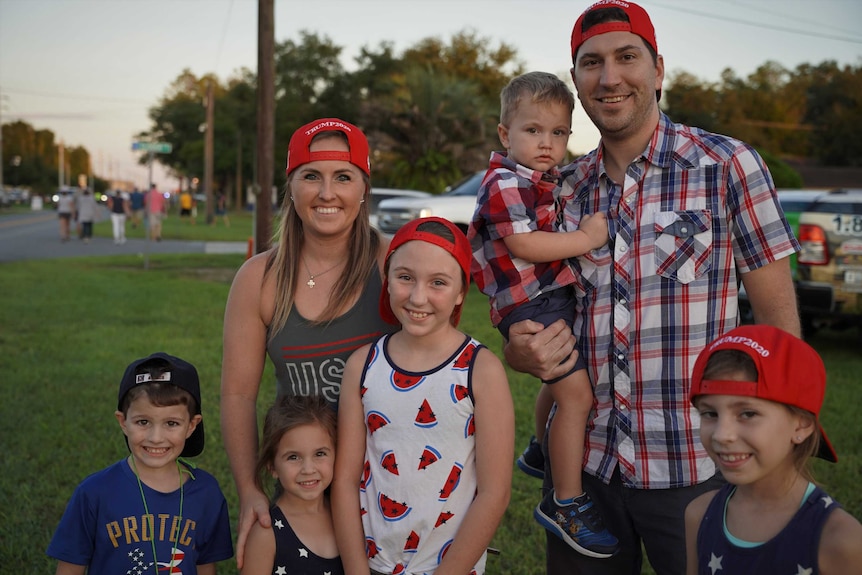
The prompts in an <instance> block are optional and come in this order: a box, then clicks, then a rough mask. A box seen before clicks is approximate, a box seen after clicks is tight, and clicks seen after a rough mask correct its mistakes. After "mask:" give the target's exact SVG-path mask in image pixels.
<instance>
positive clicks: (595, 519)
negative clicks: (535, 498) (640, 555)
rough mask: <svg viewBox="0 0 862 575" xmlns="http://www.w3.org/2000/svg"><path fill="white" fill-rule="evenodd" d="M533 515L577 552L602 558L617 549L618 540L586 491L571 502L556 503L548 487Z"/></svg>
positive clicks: (609, 555) (552, 492) (552, 491)
mask: <svg viewBox="0 0 862 575" xmlns="http://www.w3.org/2000/svg"><path fill="white" fill-rule="evenodd" d="M533 517H535V518H536V521H538V522H539V524H540V525H541V526H542V527H544V528H545V529H547V530H548V531H550V532H551V533H553V534H554V535H556V536H557V537H559V538H560V539H562V540H563V541H564V542H565V543H566V544H567V545H568V546H569V547H571V548H572V549H574V550H575V551H577V552H578V553H580V554H581V555H586V556H587V557H595V558H597V559H606V558H608V557H611V556H612V555H613V554H614V553H616V552H617V551H618V550H619V547H620V544H619V541H617V538H616V537H614V536H613V535H611V534H610V533H609V532H608V530H607V529H605V526H604V521H602V516H601V515H600V514H599V511H598V509H596V508H595V506H594V505H593V501H592V500H591V499H590V496H589V495H587V494H586V493H584V494H583V495H581V496H580V497H575V500H574V503H572V504H571V505H565V506H559V505H557V503H556V501H554V490H553V489H551V490H550V491H549V492H548V494H547V495H545V498H544V499H542V502H541V503H539V505H538V506H537V507H536V509H535V510H534V511H533Z"/></svg>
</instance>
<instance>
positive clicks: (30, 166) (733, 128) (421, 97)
mask: <svg viewBox="0 0 862 575" xmlns="http://www.w3.org/2000/svg"><path fill="white" fill-rule="evenodd" d="M342 51H343V49H342V48H341V47H340V46H338V45H336V44H335V43H334V42H333V41H332V40H331V39H330V38H328V37H326V36H321V35H319V34H317V33H313V32H307V31H305V32H301V33H300V36H299V39H298V40H296V41H295V40H292V39H288V40H285V41H283V42H281V43H277V44H276V48H275V92H276V106H275V117H276V119H275V158H276V162H275V167H274V177H273V181H274V182H275V183H276V185H279V186H280V184H281V183H282V182H283V181H284V171H283V170H284V156H285V154H286V150H287V143H288V139H289V138H290V135H291V134H292V133H293V131H294V130H295V129H296V128H298V127H299V126H301V125H303V124H305V123H307V122H309V121H310V120H312V119H314V118H316V117H325V116H336V117H341V118H344V119H346V120H348V121H351V122H353V123H355V124H357V125H359V126H360V127H362V128H363V130H364V131H365V132H366V134H367V135H368V137H369V140H370V143H371V149H372V154H373V157H372V162H373V165H374V170H373V177H374V184H375V185H386V186H390V187H401V188H413V189H421V190H427V191H431V192H439V191H441V190H443V189H444V188H445V186H446V185H448V184H450V183H452V182H454V181H456V180H458V179H459V178H460V177H461V176H463V175H465V174H467V173H470V172H472V171H475V170H479V169H482V168H484V167H485V166H486V165H487V160H488V155H489V153H490V151H491V150H493V149H498V148H499V145H500V144H499V141H498V139H497V131H496V125H497V122H498V117H499V92H500V89H501V88H502V87H503V86H504V85H505V84H506V82H508V81H509V79H510V78H512V77H513V76H515V75H517V74H520V73H523V72H524V71H526V70H525V68H524V64H523V62H522V61H521V60H520V59H519V57H518V54H517V51H516V50H515V48H513V47H512V46H510V45H508V44H506V43H499V44H496V45H495V44H493V43H492V42H491V41H490V40H488V39H487V38H482V37H479V36H478V35H477V34H476V33H475V32H472V31H463V32H460V33H458V34H455V35H454V36H452V37H451V38H450V39H449V40H448V42H447V41H443V40H441V39H439V38H426V39H423V40H420V41H419V42H417V43H416V44H415V45H413V46H411V47H409V48H407V49H406V50H404V51H403V52H402V53H400V54H397V53H396V52H395V50H394V48H393V45H392V44H391V43H389V42H381V43H380V44H379V45H378V46H377V47H374V48H371V47H365V48H363V49H362V50H361V51H360V54H359V55H358V56H357V57H356V58H355V59H354V60H355V68H354V69H353V70H351V71H347V70H346V69H345V68H344V66H343V65H342V64H341V54H342ZM563 74H566V72H563ZM210 83H212V85H213V88H214V90H213V92H214V97H215V117H214V135H215V140H214V143H215V145H214V150H215V151H214V178H213V185H214V188H215V189H216V190H220V191H222V192H225V193H228V195H229V197H233V198H235V199H236V200H235V201H236V204H237V205H241V204H242V199H241V196H240V190H241V188H243V187H244V186H246V185H248V184H249V183H251V182H253V181H255V180H256V177H255V176H256V174H255V173H254V170H255V165H256V162H255V149H254V148H255V131H256V93H255V89H256V88H255V86H256V77H255V74H254V73H253V72H252V71H250V70H248V69H242V70H239V71H238V72H236V73H235V74H234V75H233V77H231V78H229V79H227V80H226V81H219V80H218V78H216V77H215V76H213V75H205V76H202V77H197V76H195V75H194V74H192V73H191V72H190V71H188V70H186V71H184V72H182V73H181V74H180V75H179V76H178V77H177V78H176V79H175V80H174V81H173V82H172V83H171V84H170V85H169V86H168V87H167V88H166V89H165V92H164V95H163V96H162V98H161V99H160V100H159V101H158V102H157V103H156V104H155V105H154V106H153V107H152V108H151V109H150V110H149V117H150V120H151V127H150V129H149V130H147V131H146V132H144V133H141V134H139V135H138V138H139V139H152V140H158V141H163V142H168V143H170V144H172V146H173V151H172V152H171V153H170V154H160V155H158V156H157V158H156V159H157V161H160V162H162V163H163V164H165V165H166V166H167V167H168V168H169V170H170V171H171V172H172V173H173V174H174V175H176V176H177V177H180V178H186V179H188V180H189V181H190V180H191V179H192V178H195V177H197V178H200V179H203V178H202V172H203V165H204V130H205V128H206V107H205V102H206V98H205V96H206V93H207V88H208V86H209V84H210ZM661 105H662V107H663V109H664V110H665V111H666V112H667V113H668V115H670V117H671V118H673V119H674V120H676V121H680V122H684V123H687V124H691V125H695V126H700V127H702V128H704V129H707V130H710V131H715V132H719V133H724V134H728V135H731V136H735V137H737V138H740V139H742V140H745V141H746V142H748V143H750V144H752V145H754V146H755V147H757V148H758V149H759V150H761V152H762V153H763V154H764V156H765V157H766V158H767V162H768V163H769V164H770V167H771V168H772V169H773V173H774V174H776V178H777V179H778V178H784V176H783V175H781V174H784V173H785V171H786V169H785V168H786V166H780V165H779V162H780V161H779V160H778V158H782V157H785V158H786V157H794V158H799V157H803V158H813V159H815V160H816V161H818V162H819V163H821V164H822V165H829V166H862V133H860V130H859V127H860V126H862V66H844V67H840V66H838V64H837V63H836V62H834V61H827V62H823V63H821V64H819V65H816V66H815V65H810V64H803V65H800V66H798V67H797V68H796V69H794V70H787V69H785V68H783V67H782V66H780V65H779V64H777V63H775V62H766V63H765V64H763V65H762V66H761V67H760V68H758V69H757V70H756V71H755V72H754V73H752V74H751V75H750V76H748V77H747V78H739V77H737V76H736V75H735V74H734V72H733V71H732V70H731V69H726V70H725V71H724V73H723V74H722V76H721V80H720V81H719V82H715V83H709V82H704V81H701V80H699V79H698V78H696V77H695V76H694V75H692V74H691V73H688V72H673V73H671V74H669V76H668V78H667V79H666V82H665V87H664V90H663V96H662V102H661ZM66 153H67V157H68V158H69V161H70V162H72V163H73V165H72V168H71V170H72V173H88V170H87V169H86V167H87V166H88V165H89V154H87V151H86V150H85V149H83V148H72V149H67V152H66ZM13 156H20V157H21V158H22V160H21V162H20V165H19V166H15V169H18V170H19V172H18V173H17V174H16V177H17V180H18V181H19V182H20V183H22V184H25V183H26V184H29V185H32V186H33V187H34V188H42V187H43V186H44V187H46V188H49V187H51V186H53V185H55V184H56V182H57V145H56V143H55V142H54V135H53V133H51V132H50V131H49V130H34V129H33V128H32V127H31V126H29V125H28V124H26V123H24V122H15V123H12V124H7V125H4V126H3V158H4V164H6V165H4V166H3V169H4V170H5V171H4V176H5V177H4V179H5V181H7V182H9V181H11V178H10V176H12V175H13V174H12V173H11V169H12V167H11V166H10V165H9V162H7V161H5V159H7V158H11V157H13ZM141 161H142V163H143V162H144V161H145V158H143V157H142V158H141ZM79 163H81V165H78V164H79ZM779 184H780V185H782V186H792V185H794V184H795V185H801V181H798V179H797V181H793V178H790V180H789V181H782V182H779ZM231 192H233V193H231Z"/></svg>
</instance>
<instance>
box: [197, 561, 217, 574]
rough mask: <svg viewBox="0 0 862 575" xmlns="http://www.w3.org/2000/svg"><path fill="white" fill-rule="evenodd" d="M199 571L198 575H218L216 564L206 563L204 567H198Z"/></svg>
mask: <svg viewBox="0 0 862 575" xmlns="http://www.w3.org/2000/svg"><path fill="white" fill-rule="evenodd" d="M195 567H197V570H198V575H215V574H216V564H215V563H206V564H204V565H196V566H195Z"/></svg>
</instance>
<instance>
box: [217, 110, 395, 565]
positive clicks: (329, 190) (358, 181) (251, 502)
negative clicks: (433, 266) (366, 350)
mask: <svg viewBox="0 0 862 575" xmlns="http://www.w3.org/2000/svg"><path fill="white" fill-rule="evenodd" d="M370 180H371V169H370V161H369V154H368V141H367V140H366V138H365V135H364V134H363V133H362V132H361V131H360V130H359V128H357V127H356V126H353V125H352V124H350V123H348V122H345V121H343V120H339V119H336V118H325V119H320V120H315V121H314V122H311V123H309V124H307V125H305V126H303V127H301V128H299V129H298V130H297V131H296V132H294V134H293V136H292V137H291V139H290V144H289V146H288V155H287V184H286V186H285V194H284V201H283V204H282V209H281V219H280V222H279V231H278V243H277V245H275V246H274V247H273V248H271V249H270V250H268V251H266V252H264V253H261V254H258V255H256V256H254V257H252V258H250V259H249V260H247V261H246V262H245V264H243V266H242V267H241V268H240V269H239V271H238V272H237V274H236V277H235V278H234V281H233V284H232V286H231V289H230V295H229V296H228V301H227V306H226V308H225V318H224V354H223V358H222V380H221V418H222V438H223V440H224V445H225V449H226V451H227V455H228V459H229V460H230V465H231V471H232V472H233V477H234V482H235V483H236V487H237V492H238V494H239V500H240V515H239V529H238V537H237V564H238V566H239V567H241V566H242V563H243V558H244V546H245V540H246V537H247V536H248V532H249V530H250V529H251V525H252V524H253V523H254V522H255V521H258V522H259V523H260V524H261V525H262V526H264V527H268V526H269V523H270V515H269V500H268V499H267V497H266V495H264V493H263V492H262V491H260V490H259V489H258V488H257V487H256V486H255V484H254V473H255V471H254V468H255V462H256V459H257V410H256V403H257V397H258V392H259V391H260V380H261V376H262V375H263V370H264V364H265V361H266V359H265V356H266V355H267V354H268V355H269V356H270V359H271V360H272V361H273V364H274V366H275V371H276V376H277V380H278V383H277V393H278V394H279V395H284V394H294V395H308V394H320V395H323V396H324V397H326V399H327V400H328V401H329V402H330V404H332V405H333V406H336V405H337V401H338V393H339V391H340V388H341V375H342V372H343V369H344V362H345V360H346V359H347V356H349V355H350V352H351V351H353V350H354V349H356V348H358V347H361V346H362V345H364V344H366V343H369V342H371V341H373V340H375V339H376V338H377V337H378V336H379V335H380V334H382V333H384V332H389V331H392V329H393V326H392V325H390V324H387V323H386V322H384V321H383V320H382V319H381V318H380V315H379V313H378V303H377V302H378V301H379V298H380V290H381V285H382V279H381V278H382V271H381V270H382V267H383V258H384V256H385V254H386V250H387V249H388V246H389V242H388V240H384V239H383V238H381V236H380V235H379V234H378V233H377V231H376V230H374V229H373V228H372V227H371V224H370V223H369V203H370V202H366V199H367V198H368V196H369V194H370V193H371V187H370ZM275 395H276V394H273V399H274V398H275Z"/></svg>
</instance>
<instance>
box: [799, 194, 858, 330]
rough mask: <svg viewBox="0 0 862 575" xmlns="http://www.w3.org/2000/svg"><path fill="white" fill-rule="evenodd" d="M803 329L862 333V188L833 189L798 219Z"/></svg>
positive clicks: (818, 199) (800, 297) (800, 302)
mask: <svg viewBox="0 0 862 575" xmlns="http://www.w3.org/2000/svg"><path fill="white" fill-rule="evenodd" d="M799 243H800V244H801V246H802V249H801V251H800V252H799V258H798V264H797V284H796V289H797V294H798V297H799V307H800V313H801V315H802V321H803V329H804V330H806V333H813V331H814V330H816V329H818V328H820V327H830V328H832V329H844V328H848V327H858V328H859V329H860V337H862V189H858V190H834V191H832V192H829V193H828V194H824V195H823V196H821V197H819V198H817V200H815V202H814V203H813V204H812V205H811V206H809V207H808V209H807V210H806V211H805V212H803V214H802V215H801V216H800V217H799Z"/></svg>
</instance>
